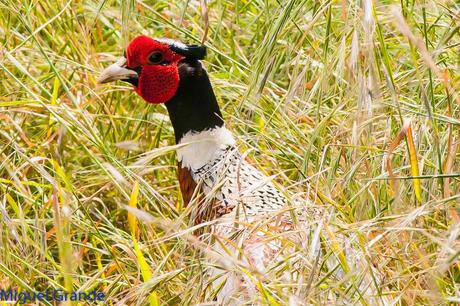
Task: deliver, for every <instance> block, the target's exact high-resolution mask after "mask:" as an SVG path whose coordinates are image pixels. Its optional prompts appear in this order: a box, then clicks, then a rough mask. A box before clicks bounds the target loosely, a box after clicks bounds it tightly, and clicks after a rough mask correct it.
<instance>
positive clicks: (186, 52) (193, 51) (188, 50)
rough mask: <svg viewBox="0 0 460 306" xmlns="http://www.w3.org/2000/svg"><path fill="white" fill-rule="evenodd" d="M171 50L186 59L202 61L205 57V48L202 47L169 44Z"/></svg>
mask: <svg viewBox="0 0 460 306" xmlns="http://www.w3.org/2000/svg"><path fill="white" fill-rule="evenodd" d="M170 48H171V50H173V51H174V52H176V53H178V54H180V55H183V56H185V57H186V58H190V59H196V60H202V59H204V58H205V57H206V47H205V46H203V45H183V44H175V43H173V44H171V45H170Z"/></svg>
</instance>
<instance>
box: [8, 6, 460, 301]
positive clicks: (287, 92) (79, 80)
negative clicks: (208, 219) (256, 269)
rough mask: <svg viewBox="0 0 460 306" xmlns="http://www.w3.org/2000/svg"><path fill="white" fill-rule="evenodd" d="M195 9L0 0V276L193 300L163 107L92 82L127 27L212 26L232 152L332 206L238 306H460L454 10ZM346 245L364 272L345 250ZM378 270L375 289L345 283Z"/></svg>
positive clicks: (198, 267) (194, 247)
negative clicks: (333, 262)
mask: <svg viewBox="0 0 460 306" xmlns="http://www.w3.org/2000/svg"><path fill="white" fill-rule="evenodd" d="M201 3H204V2H201ZM202 5H203V4H201V5H200V2H199V1H182V2H180V1H174V2H173V3H171V1H164V0H158V1H148V2H144V1H140V0H138V1H121V2H117V1H99V2H97V1H93V0H88V1H61V0H56V1H50V0H44V1H11V0H0V43H1V49H0V54H1V56H0V71H1V72H0V73H1V74H0V76H1V78H0V85H1V86H0V118H1V120H0V210H1V219H0V220H1V223H0V225H1V230H0V243H1V248H0V276H1V277H0V288H2V289H6V288H14V289H19V290H23V291H24V290H26V291H27V290H28V291H33V290H36V291H38V290H45V289H47V288H55V289H67V290H81V291H89V290H92V289H98V290H102V291H103V292H104V293H105V294H106V295H107V296H108V301H107V304H109V305H115V304H117V303H119V304H123V303H124V304H129V305H144V304H149V305H157V304H197V303H200V302H203V301H204V296H205V295H204V294H205V293H204V292H209V290H210V289H209V288H206V286H207V282H209V277H208V276H207V274H206V273H204V272H203V271H204V269H205V267H206V266H207V265H209V264H210V262H209V260H208V259H206V258H203V256H202V255H200V254H201V253H202V250H203V247H205V246H202V245H200V242H198V241H196V240H194V237H193V236H192V235H191V233H192V231H193V229H190V226H189V221H188V213H189V210H188V209H187V208H184V207H183V204H182V201H181V197H180V192H179V187H178V183H177V180H176V177H175V175H176V161H175V154H174V150H175V147H174V137H173V131H172V128H171V125H170V123H169V122H168V119H167V116H166V115H167V113H166V111H165V108H164V107H163V106H151V105H146V104H145V103H144V102H142V101H141V100H140V98H138V97H137V96H136V95H135V94H134V93H133V92H132V91H131V89H130V87H129V86H126V85H125V84H122V83H118V84H113V85H110V86H98V85H96V81H95V80H96V77H97V75H98V72H99V71H100V70H101V69H102V68H103V67H105V66H107V65H108V64H110V63H111V62H113V60H114V59H116V58H117V57H118V56H119V55H120V54H122V52H123V48H124V46H125V45H126V43H127V42H128V41H129V40H130V39H131V38H133V37H134V36H135V35H138V34H140V33H143V34H148V35H151V36H158V37H171V38H176V39H180V40H183V41H194V42H200V41H201V40H202V39H203V35H204V33H205V30H206V29H205V27H204V25H205V24H206V22H208V23H209V28H208V33H207V35H206V45H207V46H208V50H209V52H208V57H207V60H206V66H207V67H208V71H209V73H210V75H211V79H212V82H213V85H214V88H215V91H216V95H217V97H218V100H219V102H220V105H221V107H222V109H223V113H224V116H225V118H226V122H227V126H228V127H229V128H230V129H231V130H232V131H234V133H235V134H236V135H237V137H238V143H239V145H240V146H241V148H242V150H243V151H247V150H249V151H248V152H249V153H248V154H249V158H250V159H251V161H252V162H253V163H254V164H256V165H257V166H258V167H259V168H260V169H262V170H263V171H264V172H265V173H266V174H267V175H273V174H277V175H278V176H277V177H276V183H277V185H278V186H279V187H280V189H282V190H283V191H284V192H285V193H286V194H287V195H288V196H289V197H290V198H292V199H294V200H296V201H303V202H304V203H310V204H308V205H312V206H318V207H321V208H322V209H325V210H326V211H327V212H328V213H329V214H328V216H329V217H328V218H327V219H322V220H320V221H318V220H311V222H312V223H311V224H312V229H311V232H309V231H308V230H305V233H306V234H307V235H310V237H313V238H312V239H313V241H314V238H316V239H317V240H318V239H319V241H320V242H321V249H322V251H323V253H324V254H326V256H324V257H321V258H317V257H316V256H315V254H314V252H311V250H310V249H308V247H303V246H295V247H294V252H293V253H294V254H297V255H299V256H301V257H302V258H303V260H301V261H299V262H297V263H296V264H292V262H291V261H289V260H283V261H281V262H279V266H277V267H274V268H273V273H272V274H273V275H270V278H266V279H263V277H261V276H258V275H256V274H254V273H253V272H251V271H247V275H248V276H249V277H252V278H253V279H256V280H259V281H258V282H257V283H258V291H257V294H256V295H254V296H252V300H251V301H252V302H254V303H261V304H273V305H276V304H279V305H282V304H286V303H287V302H288V301H289V300H290V296H291V295H292V294H296V295H297V296H299V297H300V300H301V301H302V302H305V303H312V304H330V303H336V304H343V303H347V304H354V303H356V304H364V305H366V304H386V303H390V302H391V303H392V304H396V305H415V304H418V305H426V304H432V305H434V304H450V305H454V304H458V303H460V286H459V283H460V261H459V256H460V243H459V241H460V239H459V235H460V218H459V216H458V215H459V203H460V199H459V198H460V196H459V194H460V190H459V187H460V183H459V178H460V168H459V149H460V145H459V141H460V133H459V125H460V121H459V119H458V118H459V116H460V109H459V103H458V102H460V97H459V91H460V85H459V81H460V74H459V64H460V57H459V46H460V35H459V29H460V22H459V16H460V6H459V4H458V3H456V2H455V1H451V0H445V1H432V0H425V1H400V2H399V1H380V2H375V1H371V0H363V1H362V2H353V1H351V2H349V1H335V2H333V1H298V0H287V1H272V0H266V1H262V0H253V1H240V0H238V1H226V0H223V1H209V3H208V4H207V7H202ZM203 12H204V13H206V14H207V16H208V20H207V21H206V18H202V16H203V14H202V13H203ZM206 14H205V15H206ZM128 221H129V222H128ZM318 224H320V225H318ZM280 239H281V240H282V241H283V242H285V243H286V244H289V243H291V244H292V241H291V240H290V237H282V238H280ZM344 240H348V241H349V242H350V243H351V244H352V246H353V248H354V249H356V250H359V251H360V252H361V255H360V256H361V257H362V259H365V260H364V261H365V262H367V266H365V267H361V268H359V267H358V266H355V265H353V263H351V262H348V258H347V256H345V255H344V252H343V249H342V248H343V246H342V242H343V241H344ZM309 241H310V240H309ZM310 242H311V241H310ZM309 246H310V245H309ZM328 256H330V257H331V258H334V257H335V258H338V262H339V265H340V266H341V269H342V270H343V271H344V275H342V276H343V277H338V276H337V274H336V273H335V272H334V271H333V270H334V268H333V267H330V266H328V264H327V262H328V259H327V257H328ZM376 270H377V271H379V273H380V274H381V279H380V280H379V282H380V285H378V286H377V287H379V288H380V289H379V290H376V291H375V292H374V294H373V295H374V296H373V297H369V296H368V295H365V294H364V293H363V292H362V290H361V288H360V284H359V282H360V279H361V278H366V277H367V278H372V277H375V276H373V275H372V271H376ZM284 272H287V273H288V274H289V275H291V279H290V281H289V282H286V281H285V280H284V278H283V273H284ZM296 273H297V274H296ZM294 274H295V276H293V275H294ZM262 280H263V281H262ZM251 301H248V302H251ZM290 301H291V302H292V303H294V301H293V300H292V298H291V300H290ZM2 303H3V302H0V304H2ZM3 304H4V303H3ZM3 304H2V305H3Z"/></svg>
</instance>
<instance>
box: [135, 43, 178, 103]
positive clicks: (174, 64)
mask: <svg viewBox="0 0 460 306" xmlns="http://www.w3.org/2000/svg"><path fill="white" fill-rule="evenodd" d="M154 52H159V53H161V56H162V62H161V63H152V62H151V61H150V60H149V58H150V55H151V54H152V53H154ZM183 58H184V57H183V56H181V55H179V54H177V53H175V52H173V51H172V50H171V49H170V48H169V46H168V45H167V44H164V43H162V42H160V41H157V40H154V39H152V38H150V37H147V36H138V37H136V38H134V39H133V40H132V41H131V43H130V44H129V45H128V47H127V48H126V59H127V66H128V68H131V69H137V70H140V74H139V79H138V83H137V86H135V87H134V90H135V91H136V93H137V94H139V95H140V96H141V97H142V98H143V99H144V100H145V101H147V102H148V103H165V102H168V101H169V100H170V99H171V98H173V97H174V95H175V94H176V91H177V89H178V87H179V71H178V63H179V61H180V60H181V59H183ZM139 68H140V69H139Z"/></svg>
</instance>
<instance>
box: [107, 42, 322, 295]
mask: <svg viewBox="0 0 460 306" xmlns="http://www.w3.org/2000/svg"><path fill="white" fill-rule="evenodd" d="M205 55H206V48H205V47H204V46H201V45H187V44H183V43H180V42H178V41H175V40H170V39H159V38H155V39H154V38H150V37H147V36H138V37H136V38H134V39H133V40H132V41H131V42H130V43H129V44H128V46H127V48H126V50H125V53H124V56H122V57H121V58H120V59H119V60H118V61H117V62H116V63H114V64H112V65H111V66H109V67H107V68H106V69H105V70H104V71H103V72H102V73H101V74H100V76H99V78H98V83H107V82H111V81H116V80H122V81H125V82H128V83H130V84H132V85H133V87H134V91H135V92H136V93H137V94H138V95H139V96H140V97H142V98H143V99H144V100H145V101H146V102H147V103H154V104H160V103H164V104H165V106H166V108H167V110H168V113H169V117H170V120H171V123H172V126H173V128H174V134H175V140H176V143H177V144H178V149H177V162H178V180H179V186H180V190H181V193H182V197H183V200H184V202H185V204H189V205H194V206H195V209H194V210H193V211H194V214H193V219H194V222H195V224H200V223H203V222H208V221H214V223H213V225H212V231H211V233H212V234H213V235H214V236H216V237H217V239H218V240H219V239H220V240H219V241H220V242H219V243H215V244H214V249H215V250H217V251H218V252H220V253H221V254H222V253H223V254H227V255H228V258H227V259H228V260H227V263H229V262H234V261H233V260H234V259H236V258H241V257H243V259H242V260H241V261H240V262H239V264H240V265H242V266H245V267H249V268H250V269H252V270H253V271H256V272H258V273H259V274H258V275H264V273H265V272H264V271H265V269H266V267H267V265H268V264H269V263H270V262H273V261H274V260H276V258H280V249H281V246H280V243H279V242H277V241H276V239H270V238H267V233H271V234H273V235H278V234H280V235H282V233H283V232H284V233H285V232H287V231H289V230H292V229H293V222H292V218H291V213H290V212H289V211H290V207H289V205H288V201H287V200H286V198H285V197H284V196H283V194H282V193H281V192H280V191H279V190H278V189H276V188H275V186H274V184H273V183H272V180H271V179H272V178H271V177H267V176H265V175H264V174H262V173H261V172H260V171H259V170H257V169H256V168H255V167H254V166H252V165H251V164H250V163H249V162H248V161H247V160H246V158H245V157H244V154H241V153H240V152H239V150H238V147H237V144H236V141H235V138H234V137H233V135H232V133H231V132H230V131H229V130H228V129H227V128H226V127H225V124H224V120H223V117H222V113H221V111H220V108H219V105H218V103H217V100H216V97H215V95H214V92H213V89H212V86H211V82H210V80H209V77H208V74H207V72H206V70H205V68H204V67H203V66H202V64H201V62H200V60H202V59H204V57H205ZM306 211H307V210H306V209H304V208H303V209H302V212H303V213H306ZM308 213H309V212H308ZM314 213H316V212H314ZM296 235H297V236H298V237H297V238H298V239H297V241H298V242H299V245H303V244H304V243H306V241H307V240H308V238H306V237H302V236H301V235H300V234H299V233H293V234H292V236H296ZM268 236H269V235H268ZM202 239H204V238H203V237H202ZM315 248H316V249H315V250H314V252H312V254H316V252H317V251H318V250H319V247H318V245H316V246H315ZM232 252H234V253H233V254H232ZM240 252H242V253H243V256H240V254H239V253H240ZM224 257H225V256H224ZM224 265H225V262H224ZM230 270H231V269H230ZM213 274H214V276H215V279H216V280H215V281H214V283H215V286H214V287H215V288H219V289H220V291H219V289H217V291H219V293H218V295H217V299H218V301H219V302H225V301H228V300H229V299H230V298H231V297H232V296H234V295H238V294H239V295H240V297H241V296H242V295H244V294H245V295H246V296H245V297H246V298H248V297H250V295H251V294H254V293H255V292H256V291H257V290H256V289H255V285H254V281H253V280H250V279H249V278H248V277H247V276H245V275H244V273H235V272H234V271H230V272H228V273H225V272H224V273H222V274H221V275H220V276H221V277H218V276H216V275H217V274H218V273H216V272H215V270H214V273H213ZM219 280H220V281H221V283H220V284H216V283H217V282H218V281H219ZM251 283H252V285H251ZM239 288H243V289H244V290H239ZM240 291H241V292H240ZM243 292H244V293H243ZM243 299H244V297H243ZM237 303H239V302H237Z"/></svg>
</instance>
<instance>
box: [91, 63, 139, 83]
mask: <svg viewBox="0 0 460 306" xmlns="http://www.w3.org/2000/svg"><path fill="white" fill-rule="evenodd" d="M138 78H139V75H138V74H137V72H136V71H134V70H131V69H128V68H127V64H126V58H125V57H123V56H122V57H121V58H120V59H119V60H118V61H117V62H116V63H115V64H112V65H110V66H109V67H107V68H105V69H104V71H102V73H101V75H100V76H99V77H98V78H97V82H98V83H99V84H103V83H108V82H113V81H116V80H124V81H133V80H136V81H137V79H138Z"/></svg>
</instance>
